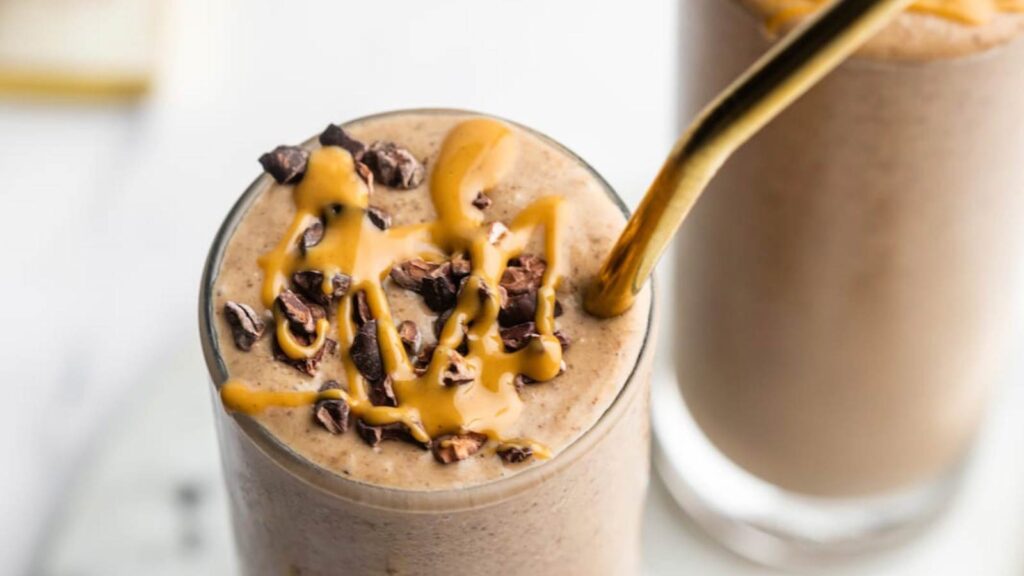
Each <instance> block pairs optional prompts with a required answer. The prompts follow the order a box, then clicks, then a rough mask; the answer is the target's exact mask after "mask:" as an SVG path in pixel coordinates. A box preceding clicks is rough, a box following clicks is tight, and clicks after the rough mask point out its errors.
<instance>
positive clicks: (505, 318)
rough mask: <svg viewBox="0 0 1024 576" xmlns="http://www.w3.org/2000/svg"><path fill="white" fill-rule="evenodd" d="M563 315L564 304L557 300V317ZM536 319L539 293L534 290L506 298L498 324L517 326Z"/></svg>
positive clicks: (499, 314)
mask: <svg viewBox="0 0 1024 576" xmlns="http://www.w3.org/2000/svg"><path fill="white" fill-rule="evenodd" d="M561 315H562V303H561V302H559V301H558V300H555V317H556V318H557V317H559V316H561ZM536 318H537V291H536V290H533V289H530V290H527V291H526V292H522V293H520V294H516V295H514V296H509V297H508V298H506V299H505V300H504V301H503V302H502V305H501V312H499V313H498V323H499V324H501V325H502V326H515V325H516V324H522V323H523V322H530V321H532V320H535V319H536Z"/></svg>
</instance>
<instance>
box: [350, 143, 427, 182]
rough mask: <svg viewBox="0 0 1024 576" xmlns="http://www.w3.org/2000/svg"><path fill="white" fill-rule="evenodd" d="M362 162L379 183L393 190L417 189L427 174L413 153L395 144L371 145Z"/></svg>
mask: <svg viewBox="0 0 1024 576" xmlns="http://www.w3.org/2000/svg"><path fill="white" fill-rule="evenodd" d="M361 160H362V162H363V163H364V164H366V165H367V166H369V167H370V170H372V171H373V176H374V178H375V179H376V181H377V182H380V183H381V184H383V185H385V186H390V187H392V188H401V189H403V190H408V189H410V188H415V187H417V186H419V185H420V183H421V182H423V176H424V175H425V174H426V169H425V168H424V167H423V164H421V163H420V161H419V160H417V159H416V157H415V156H413V155H412V153H410V152H409V151H408V150H406V149H405V148H400V147H398V146H396V145H395V144H394V143H393V142H374V143H373V144H370V147H369V148H368V149H367V150H366V152H365V153H364V154H363V156H362V158H361Z"/></svg>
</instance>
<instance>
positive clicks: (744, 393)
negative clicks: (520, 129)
mask: <svg viewBox="0 0 1024 576" xmlns="http://www.w3.org/2000/svg"><path fill="white" fill-rule="evenodd" d="M820 4H821V3H820V2H808V1H800V0H793V1H788V0H783V1H769V0H749V1H746V2H735V1H732V0H694V1H693V2H692V3H688V7H687V11H688V13H689V17H692V18H693V19H694V20H693V21H694V22H696V23H697V26H696V27H697V28H698V29H699V30H700V32H699V33H697V34H696V35H695V36H694V37H693V38H692V39H691V40H690V41H689V42H688V43H685V44H684V50H683V52H684V55H685V57H686V58H687V59H689V60H690V66H689V67H688V69H689V70H690V71H691V74H690V76H689V77H688V80H687V82H686V86H688V87H689V89H688V94H687V96H688V99H689V105H688V106H689V107H688V109H687V110H686V111H685V112H686V113H685V114H684V116H686V117H688V116H689V115H690V114H692V113H693V111H694V110H695V108H696V107H697V106H699V105H701V104H703V103H704V102H706V101H707V100H708V99H710V97H711V96H712V95H713V94H714V92H715V91H717V90H718V89H720V88H722V87H723V86H724V85H725V84H726V83H727V82H729V81H730V80H731V79H732V78H733V77H734V76H735V75H736V74H737V73H738V72H739V71H741V70H742V69H743V68H744V67H745V66H747V65H748V64H750V63H751V62H753V61H754V60H755V59H756V57H757V56H758V55H760V54H762V53H763V52H764V51H765V50H766V48H767V47H768V46H769V45H770V43H771V38H772V34H771V32H772V31H775V32H776V33H781V32H782V31H784V30H786V29H787V28H788V27H791V26H793V25H795V24H797V23H799V22H800V20H801V19H802V18H803V17H804V16H806V15H807V14H809V13H810V12H811V11H812V10H813V9H814V8H815V7H816V6H818V5H820ZM1020 8H1021V6H1018V5H1015V4H1013V3H1011V2H992V3H989V2H973V3H970V2H956V1H952V2H920V3H918V4H916V5H915V6H914V8H913V9H912V11H911V12H908V13H906V14H903V15H901V16H899V17H898V19H897V20H896V21H895V22H894V23H892V24H891V25H890V26H889V27H888V28H887V29H886V30H884V31H883V32H882V33H881V34H880V35H879V36H877V37H876V38H875V39H874V40H872V41H871V42H870V43H869V44H868V45H867V46H866V47H865V48H864V49H863V50H862V52H861V53H860V54H859V55H858V56H857V57H856V58H854V59H853V60H851V61H849V62H847V63H845V64H844V65H842V66H840V67H839V68H838V69H837V70H836V71H835V72H833V73H832V74H831V75H830V76H828V77H826V78H825V79H824V80H823V81H822V82H821V84H820V85H818V86H817V87H815V88H813V89H812V90H811V91H810V92H809V93H808V94H806V95H805V96H804V97H802V98H801V99H800V100H799V101H797V102H796V103H795V104H794V105H793V106H792V108H790V109H788V110H787V111H785V112H783V113H782V114H781V115H780V116H779V117H778V118H777V120H775V121H774V122H772V123H771V124H770V125H769V126H767V127H766V128H765V129H764V130H763V132H762V133H760V134H759V135H758V136H756V137H755V138H754V139H753V140H752V141H751V142H749V143H748V144H747V145H746V146H744V147H743V148H742V149H740V150H739V152H738V153H737V154H736V155H735V156H734V157H733V158H732V159H730V160H729V162H728V163H727V164H726V165H725V166H724V168H723V169H722V171H721V173H720V174H719V175H718V176H717V177H716V179H715V181H714V182H713V183H712V185H711V187H710V188H709V190H708V191H707V193H706V194H705V195H704V196H703V199H702V200H701V202H700V204H699V205H698V206H697V208H696V209H695V211H694V213H693V214H692V217H691V219H690V220H689V221H688V223H687V226H686V227H685V230H684V238H683V239H682V242H681V243H680V250H679V253H678V267H677V270H678V277H677V287H676V295H677V297H678V301H677V303H678V306H677V312H678V316H677V325H678V332H677V334H678V344H677V348H676V349H677V351H678V355H677V359H678V364H677V366H678V370H677V372H678V376H679V384H680V387H681V390H682V392H683V396H684V398H685V402H686V405H687V407H688V409H689V411H690V413H691V414H692V416H693V417H694V419H695V420H696V421H697V423H698V424H699V426H700V428H701V429H702V430H703V432H704V434H705V435H706V436H707V438H708V439H709V440H710V441H711V442H712V443H713V444H714V445H715V446H716V447H717V448H718V449H719V450H720V451H721V452H722V453H724V455H726V456H727V457H728V458H729V459H731V460H732V461H733V462H735V463H736V464H738V465H739V466H741V467H742V468H744V469H746V470H747V471H749V472H751V473H753V474H754V475H756V476H758V477H760V478H762V479H764V480H767V481H768V482H770V483H772V484H775V485H777V486H780V487H782V488H785V489H787V490H790V491H794V492H798V493H803V494H812V495H822V496H829V497H852V496H860V495H875V494H881V493H887V492H891V491H894V490H899V489H904V488H910V487H913V486H915V485H919V484H921V483H923V482H926V481H929V480H931V479H935V478H937V477H939V476H940V475H942V474H944V473H947V472H949V471H951V469H952V468H954V467H955V466H956V465H957V464H958V463H959V462H960V461H961V460H962V458H963V457H964V455H965V453H966V451H967V450H968V448H969V446H970V444H971V440H972V438H973V437H974V435H975V431H976V429H977V427H978V422H979V418H980V417H981V416H982V414H983V412H984V408H985V403H986V399H987V398H988V396H989V389H990V384H991V383H992V382H993V379H994V378H995V377H996V375H997V372H998V370H999V368H1000V367H1001V365H1002V364H1001V363H1002V361H1003V359H1004V358H1005V353H1006V352H1007V346H1008V344H1009V343H1010V342H1009V341H1010V335H1011V330H1012V329H1013V327H1014V326H1019V325H1020V320H1021V316H1020V306H1019V302H1020V299H1019V298H1018V296H1017V295H1018V294H1020V293H1021V290H1022V289H1024V282H1022V264H1024V245H1022V237H1021V231H1022V230H1024V194H1022V191H1024V163H1022V162H1021V153H1022V152H1021V151H1022V150H1024V100H1021V94H1024V73H1022V71H1024V41H1022V40H1021V39H1020V32H1021V31H1022V30H1024V14H1021V13H1019V12H1017V11H1016V10H1019V9H1020ZM766 31H767V33H766ZM723 39H727V40H723Z"/></svg>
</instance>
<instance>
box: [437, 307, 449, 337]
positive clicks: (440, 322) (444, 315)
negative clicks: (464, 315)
mask: <svg viewBox="0 0 1024 576" xmlns="http://www.w3.org/2000/svg"><path fill="white" fill-rule="evenodd" d="M453 311H454V308H449V309H447V310H445V311H444V312H441V314H440V315H439V316H438V317H437V318H435V319H434V337H435V338H441V332H444V325H445V324H447V323H448V319H449V318H451V317H452V312H453Z"/></svg>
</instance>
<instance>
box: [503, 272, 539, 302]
mask: <svg viewBox="0 0 1024 576" xmlns="http://www.w3.org/2000/svg"><path fill="white" fill-rule="evenodd" d="M501 287H502V288H504V289H505V291H506V292H508V294H509V296H515V295H518V294H526V293H528V292H531V291H536V289H537V286H536V283H535V282H534V278H533V275H532V274H530V273H529V272H527V271H526V269H524V268H519V267H513V266H509V267H508V268H506V269H505V271H504V272H503V273H502V274H501Z"/></svg>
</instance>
